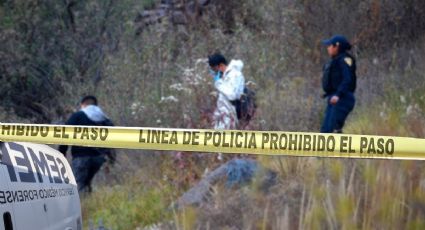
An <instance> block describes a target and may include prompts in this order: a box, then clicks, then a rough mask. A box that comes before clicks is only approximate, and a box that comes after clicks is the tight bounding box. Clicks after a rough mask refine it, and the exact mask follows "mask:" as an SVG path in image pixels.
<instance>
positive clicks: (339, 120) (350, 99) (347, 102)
mask: <svg viewBox="0 0 425 230" xmlns="http://www.w3.org/2000/svg"><path fill="white" fill-rule="evenodd" d="M332 96H334V95H331V96H329V97H327V107H326V112H325V118H324V119H323V123H322V128H321V129H320V132H322V133H334V132H337V133H341V132H342V128H343V127H344V124H345V120H346V119H347V117H348V114H350V112H351V111H352V110H353V108H354V105H355V103H356V99H355V98H354V94H352V93H346V94H344V96H342V97H340V98H339V101H338V103H336V105H331V103H330V100H331V98H332Z"/></svg>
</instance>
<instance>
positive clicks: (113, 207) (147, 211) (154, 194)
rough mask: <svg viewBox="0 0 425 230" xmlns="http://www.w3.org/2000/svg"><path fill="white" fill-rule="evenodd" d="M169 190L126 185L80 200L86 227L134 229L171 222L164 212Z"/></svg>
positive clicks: (103, 190)
mask: <svg viewBox="0 0 425 230" xmlns="http://www.w3.org/2000/svg"><path fill="white" fill-rule="evenodd" d="M169 191H170V188H168V187H166V186H165V187H164V186H162V187H160V188H159V187H157V188H147V187H145V186H144V185H143V184H140V183H134V182H127V183H124V184H121V185H116V186H112V187H102V188H99V189H96V190H95V191H94V192H93V193H92V194H90V195H87V196H83V197H82V205H83V207H84V209H83V218H84V220H85V224H88V223H89V220H92V221H93V222H94V223H97V222H98V221H99V220H102V221H103V223H104V224H105V226H107V227H108V228H112V229H135V228H137V227H142V226H146V225H151V224H154V223H158V222H160V221H164V220H167V219H170V218H171V213H170V212H168V211H167V206H168V205H169V202H168V199H167V196H168V194H169Z"/></svg>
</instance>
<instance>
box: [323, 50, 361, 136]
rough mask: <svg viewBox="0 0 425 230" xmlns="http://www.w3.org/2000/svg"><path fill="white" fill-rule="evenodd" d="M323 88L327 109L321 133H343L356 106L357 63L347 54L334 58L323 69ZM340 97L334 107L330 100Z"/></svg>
mask: <svg viewBox="0 0 425 230" xmlns="http://www.w3.org/2000/svg"><path fill="white" fill-rule="evenodd" d="M322 86H323V90H324V91H325V98H326V100H327V107H326V113H325V118H324V120H323V124H322V128H321V132H322V133H333V132H342V128H343V126H344V123H345V120H346V119H347V116H348V114H349V113H350V112H351V111H352V110H353V108H354V105H355V101H356V100H355V98H354V91H355V89H356V63H355V60H354V58H353V57H352V56H351V55H349V54H348V53H346V52H342V53H341V54H339V55H338V56H336V57H334V58H332V59H331V60H330V61H329V62H328V63H326V64H325V66H324V67H323V78H322ZM332 96H338V97H339V101H338V102H337V103H336V104H335V105H332V104H330V99H331V98H332Z"/></svg>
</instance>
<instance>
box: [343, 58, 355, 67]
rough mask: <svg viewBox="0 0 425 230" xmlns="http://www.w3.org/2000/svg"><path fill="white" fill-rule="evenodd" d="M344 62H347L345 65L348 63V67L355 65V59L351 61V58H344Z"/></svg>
mask: <svg viewBox="0 0 425 230" xmlns="http://www.w3.org/2000/svg"><path fill="white" fill-rule="evenodd" d="M344 61H345V63H347V65H348V66H352V65H353V59H351V58H350V57H346V58H344Z"/></svg>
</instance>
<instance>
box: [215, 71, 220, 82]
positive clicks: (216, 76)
mask: <svg viewBox="0 0 425 230" xmlns="http://www.w3.org/2000/svg"><path fill="white" fill-rule="evenodd" d="M220 77H221V73H220V72H217V74H216V75H215V76H214V82H216V81H218V80H219V79H220Z"/></svg>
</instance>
